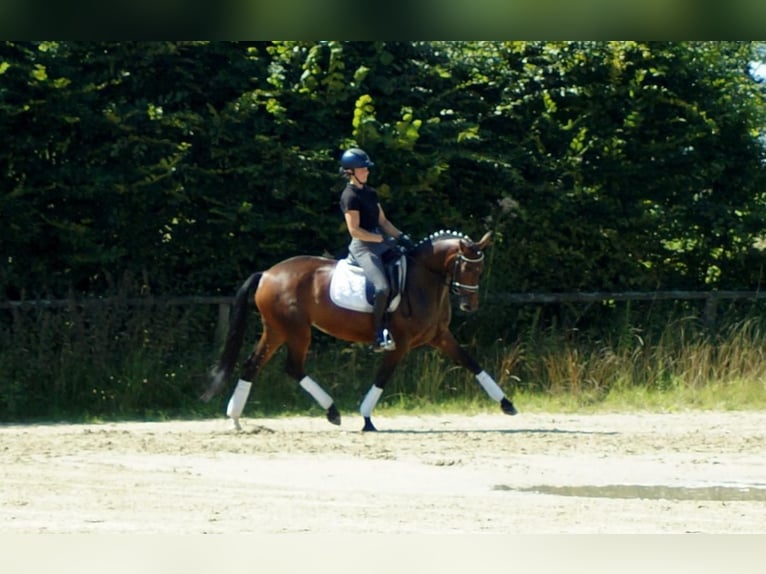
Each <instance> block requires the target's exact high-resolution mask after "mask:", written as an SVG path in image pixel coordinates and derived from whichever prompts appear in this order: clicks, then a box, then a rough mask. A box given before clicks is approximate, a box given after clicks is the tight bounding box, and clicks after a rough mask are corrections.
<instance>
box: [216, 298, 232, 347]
mask: <svg viewBox="0 0 766 574" xmlns="http://www.w3.org/2000/svg"><path fill="white" fill-rule="evenodd" d="M230 307H231V305H229V304H228V303H219V304H218V321H217V322H216V324H215V344H216V345H217V346H218V347H221V346H223V343H224V341H225V340H226V333H228V332H229V310H230Z"/></svg>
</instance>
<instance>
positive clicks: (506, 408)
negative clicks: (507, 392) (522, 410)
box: [500, 397, 519, 415]
mask: <svg viewBox="0 0 766 574" xmlns="http://www.w3.org/2000/svg"><path fill="white" fill-rule="evenodd" d="M500 408H501V409H503V412H504V413H505V414H507V415H515V414H516V413H517V412H519V411H517V410H516V407H514V406H513V403H512V402H511V401H509V400H508V399H506V398H505V397H503V399H502V400H501V401H500Z"/></svg>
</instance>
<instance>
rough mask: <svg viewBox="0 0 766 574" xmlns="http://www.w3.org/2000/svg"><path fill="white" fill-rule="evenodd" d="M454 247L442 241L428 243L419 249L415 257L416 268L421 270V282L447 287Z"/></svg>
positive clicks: (437, 286)
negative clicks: (424, 247)
mask: <svg viewBox="0 0 766 574" xmlns="http://www.w3.org/2000/svg"><path fill="white" fill-rule="evenodd" d="M455 250H456V248H455V247H453V246H450V245H448V244H446V242H444V241H442V242H439V243H434V244H432V245H429V246H428V247H427V248H426V249H424V250H422V251H420V252H419V253H418V254H417V255H416V257H415V261H416V268H418V269H421V270H422V272H423V279H422V282H423V283H424V286H425V285H426V284H428V285H432V286H433V287H436V288H445V289H446V288H447V287H448V285H449V280H448V275H449V267H450V265H451V261H452V260H453V259H454V254H455Z"/></svg>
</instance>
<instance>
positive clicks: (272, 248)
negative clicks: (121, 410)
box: [0, 41, 766, 413]
mask: <svg viewBox="0 0 766 574" xmlns="http://www.w3.org/2000/svg"><path fill="white" fill-rule="evenodd" d="M762 52H763V45H762V44H760V43H755V42H627V41H619V42H382V41H375V42H354V41H280V42H265V41H263V42H260V41H259V42H189V41H165V42H72V41H40V42H13V41H3V42H0V129H2V131H3V133H4V134H6V140H7V141H6V145H5V146H3V147H2V148H0V220H1V221H2V223H3V224H2V225H0V297H4V298H8V299H19V298H36V297H40V296H48V297H54V298H56V297H66V296H69V295H70V294H71V295H73V296H74V295H78V296H79V295H104V294H108V293H114V292H115V291H119V289H120V285H121V284H122V282H123V281H124V278H125V277H130V278H133V279H131V284H132V285H135V287H134V288H135V290H136V292H138V293H139V294H141V295H148V294H154V295H170V294H183V295H190V294H207V295H212V294H225V295H229V294H231V293H232V291H233V290H234V288H235V287H236V285H238V284H239V282H240V281H241V280H242V279H243V278H244V277H245V276H247V275H248V274H249V273H250V272H252V271H253V270H255V269H264V268H266V267H268V266H269V265H271V264H273V263H275V262H276V261H279V260H281V259H284V258H286V257H289V256H292V255H296V254H299V253H308V254H325V253H327V254H331V255H340V254H341V253H343V251H344V249H345V246H346V244H347V241H348V236H347V232H346V230H345V228H344V225H343V220H342V217H341V214H340V211H339V208H338V196H339V192H340V189H341V187H342V182H341V180H340V179H339V178H338V177H337V158H338V157H339V155H340V153H341V150H342V149H343V148H345V147H348V146H350V145H360V146H362V147H364V148H365V149H366V150H367V151H368V152H369V153H370V154H371V156H372V157H373V158H374V161H375V163H376V168H375V169H374V171H373V174H372V183H373V184H374V185H375V186H377V187H378V189H379V191H380V194H381V197H382V199H383V202H384V205H385V207H386V212H387V214H388V215H389V216H390V217H391V219H392V220H393V221H394V222H395V223H396V224H397V225H398V226H399V227H401V228H402V229H404V230H406V231H407V232H408V233H410V234H411V235H413V236H414V237H420V236H425V235H427V234H428V233H431V232H433V231H435V230H437V229H441V228H447V229H449V228H451V229H458V230H460V231H463V232H465V233H467V234H469V235H471V236H474V237H478V236H480V235H481V234H482V233H483V232H484V231H485V230H486V229H487V228H491V229H493V230H494V231H495V238H496V240H495V243H494V245H493V247H492V248H491V249H490V251H489V255H488V267H487V271H486V275H485V280H484V282H483V285H482V286H483V292H484V293H490V294H491V293H493V292H502V291H532V290H535V291H538V290H539V291H572V290H578V289H583V290H628V289H630V290H653V289H674V288H675V289H705V290H709V289H758V288H760V286H761V282H762V275H763V269H764V263H765V262H766V261H765V257H764V245H765V244H766V239H765V238H766V224H765V223H764V222H765V221H766V203H765V200H766V193H765V191H766V157H765V154H764V133H763V126H764V125H766V122H765V120H766V115H765V113H764V112H765V111H766V106H765V105H764V85H763V82H762V81H761V82H759V81H757V80H756V79H755V78H753V77H752V76H751V75H750V72H749V70H750V64H751V62H752V61H754V60H757V59H758V58H759V57H762ZM759 54H761V56H759ZM4 313H5V312H4ZM19 313H20V314H17V315H15V316H14V317H13V319H12V320H10V322H7V321H6V320H5V319H4V321H6V322H4V323H3V328H4V331H3V335H2V336H3V337H4V346H3V353H4V358H5V359H6V361H5V362H3V365H4V367H3V373H2V376H0V381H1V382H0V384H2V385H4V389H3V390H4V391H6V392H7V395H6V396H5V398H4V399H3V400H6V401H11V400H13V401H16V402H15V403H14V404H16V405H19V404H20V403H19V402H18V401H20V400H22V401H28V402H25V403H24V404H25V405H26V406H25V407H24V408H23V409H22V408H21V407H14V406H12V405H11V403H7V404H6V406H5V409H6V411H8V409H10V411H12V412H18V413H21V412H27V411H26V409H27V408H32V405H33V404H34V402H35V401H37V400H44V396H46V395H47V394H49V391H50V388H48V387H39V388H38V387H35V385H38V384H42V383H40V382H39V381H42V380H44V379H46V375H45V372H46V369H48V368H50V364H49V363H50V361H54V362H57V364H59V365H62V368H63V369H64V370H65V371H67V372H69V370H68V369H69V366H66V368H64V366H65V365H64V364H65V363H66V361H67V359H66V357H67V356H68V355H67V354H66V353H67V352H68V351H66V349H69V348H74V347H73V346H76V344H75V342H74V341H73V340H70V339H67V336H69V335H71V334H72V328H73V327H72V325H77V324H79V323H78V322H82V321H84V320H86V321H91V320H93V321H101V320H102V319H103V320H106V319H105V318H95V317H94V318H87V319H83V318H82V317H81V316H80V315H81V313H80V312H79V311H76V310H72V311H70V312H69V313H70V314H71V316H67V315H66V313H65V312H64V311H61V312H60V313H58V315H55V314H54V315H52V316H50V317H48V318H47V319H44V318H43V317H44V316H47V315H44V314H43V315H40V316H39V317H34V316H33V314H32V312H31V311H25V312H23V313H22V312H19ZM78 317H79V318H78ZM185 320H186V319H184V318H181V317H177V316H176V317H174V318H173V319H172V321H185ZM38 321H42V323H38ZM120 321H123V323H124V321H126V319H120ZM613 321H617V322H618V324H619V321H620V319H619V317H617V316H615V312H614V310H613V309H609V308H599V309H596V308H594V307H589V308H587V309H582V310H578V309H573V308H566V307H558V308H553V307H546V308H542V309H540V308H530V307H519V308H508V307H497V306H496V307H490V306H488V305H485V306H484V308H483V310H482V312H481V313H480V314H479V315H477V316H475V317H472V318H463V317H457V318H456V321H455V327H456V329H458V331H459V333H460V336H461V340H468V341H471V340H473V341H475V342H476V344H477V346H478V345H479V344H480V345H485V344H486V343H487V342H488V341H489V342H491V341H493V340H495V339H497V340H500V341H503V344H505V345H508V344H510V343H511V342H513V341H514V340H516V339H515V338H516V337H519V336H520V334H521V333H524V332H528V330H529V329H530V328H532V327H536V328H540V329H545V328H554V327H557V326H558V327H563V326H564V325H569V326H570V327H572V328H577V329H580V330H581V331H582V332H585V331H588V330H593V329H601V328H604V326H605V325H612V322H613ZM160 324H161V322H160ZM167 325H168V329H169V331H168V333H166V334H165V335H163V337H167V338H168V339H169V340H176V338H178V340H179V341H180V339H181V338H182V335H181V334H179V333H178V332H177V331H176V330H173V329H170V327H169V325H170V323H168V324H167ZM197 325H198V324H197V323H196V322H195V323H194V325H192V324H189V328H190V329H196V328H197V327H196V326H197ZM123 326H124V325H123ZM43 327H44V328H43ZM28 329H38V330H40V329H42V331H41V333H46V335H45V336H47V337H49V339H50V341H51V342H52V346H51V348H50V349H51V350H50V351H49V352H50V353H52V354H51V355H48V354H46V353H47V352H45V351H43V350H42V349H44V346H43V345H42V344H40V345H39V346H38V343H35V342H34V340H32V339H29V337H32V335H31V334H30V333H28V332H27V330H28ZM198 335H200V334H199V333H196V332H195V333H194V335H193V336H194V337H196V336H198ZM41 336H42V335H41ZM190 336H191V335H190ZM200 336H201V335H200ZM19 341H21V342H24V344H22V345H19V344H17V342H19ZM129 343H130V345H128V346H126V347H125V353H124V355H125V356H124V358H122V359H120V361H125V363H124V364H123V363H122V362H120V363H119V365H120V367H119V368H118V369H117V370H118V371H120V372H123V373H130V374H129V375H124V376H126V377H128V379H129V380H130V381H131V382H130V385H135V386H136V388H133V387H131V388H130V391H129V392H127V391H126V392H125V394H124V395H122V396H121V400H120V402H121V403H123V404H124V403H125V402H127V401H129V398H128V397H129V396H135V393H137V394H138V395H139V396H144V394H143V393H144V387H142V386H141V385H140V384H137V383H135V381H136V380H143V379H142V378H141V377H143V378H147V380H152V381H160V380H162V377H163V376H164V373H173V372H176V371H175V370H174V367H173V365H180V364H184V365H191V364H192V363H194V361H190V360H188V359H187V358H186V357H183V356H177V355H176V354H175V353H176V351H175V350H174V351H173V352H171V353H170V355H169V356H167V358H166V359H162V360H160V358H159V356H157V357H154V358H151V357H150V358H148V359H147V357H146V353H149V352H150V351H149V349H148V348H144V347H142V346H141V345H140V343H139V340H138V339H133V338H131V339H130V341H129ZM101 344H105V343H103V342H97V341H96V340H95V339H92V340H80V342H79V343H77V345H83V347H82V348H79V347H78V350H77V353H75V354H74V355H71V356H72V357H74V356H76V357H78V360H77V361H74V362H73V363H72V364H71V368H72V369H73V370H72V374H70V375H67V376H71V377H72V378H71V379H69V380H68V382H64V383H61V384H63V385H64V387H62V388H63V389H69V388H70V387H71V386H73V385H74V386H77V385H75V381H76V380H78V379H77V377H85V378H86V381H87V382H84V383H83V385H84V386H83V387H82V388H83V389H86V390H85V391H83V390H82V389H79V390H78V391H77V393H76V394H75V395H71V394H68V393H69V391H66V392H64V394H63V395H62V396H64V397H65V398H64V399H62V401H63V402H62V403H61V404H62V405H71V404H74V403H75V402H80V401H81V402H82V404H83V405H87V408H88V409H89V410H90V409H95V403H92V402H91V398H92V397H90V395H88V393H91V394H92V391H93V389H97V388H100V387H98V386H97V384H96V382H95V380H94V379H93V378H92V377H94V376H99V377H102V378H103V377H108V376H109V375H107V370H106V368H105V367H98V366H97V364H94V363H93V361H92V360H91V359H92V358H88V355H87V353H88V352H96V351H97V352H98V353H102V352H103V353H106V355H105V356H111V355H109V354H108V353H112V352H113V351H111V350H108V349H102V350H99V349H101V347H99V346H98V345H101ZM169 344H170V343H169ZM173 344H175V343H173ZM203 346H204V345H203ZM32 347H34V348H39V349H41V351H40V353H39V354H38V355H36V356H35V359H34V361H33V362H32V364H33V366H32V367H31V368H30V366H29V365H27V363H26V361H24V360H22V358H21V355H20V353H22V350H21V349H24V348H32ZM153 347H154V346H152V348H153ZM163 348H165V347H162V346H161V345H160V346H159V348H158V350H157V351H156V352H160V350H159V349H163ZM173 348H174V349H175V347H173ZM6 349H10V350H6ZM88 349H90V350H89V351H88ZM201 349H202V347H200V348H198V349H197V351H198V352H199V353H201V354H202V355H205V352H203V351H202V350H201ZM572 352H573V353H574V350H573V351H572ZM582 352H583V351H580V350H577V354H576V355H575V354H573V355H572V356H571V357H570V359H571V360H570V361H569V364H570V365H572V368H573V369H575V367H576V366H577V365H580V363H581V361H580V359H581V358H582V356H583V355H582ZM82 357H85V359H84V360H80V358H82ZM27 358H29V357H27ZM165 360H167V363H163V361H165ZM625 360H627V359H625ZM109 361H111V359H110V360H109ZM109 361H107V362H109ZM146 362H148V363H149V364H151V365H153V366H152V367H151V372H150V373H149V372H142V369H143V370H145V368H144V367H139V366H138V365H144V364H145V363H146ZM86 364H87V365H90V367H89V368H86V367H84V366H83V365H86ZM114 364H115V363H112V366H113V368H112V371H114ZM130 364H132V365H133V367H131V366H130ZM78 368H79V369H82V372H81V373H80V374H74V373H75V371H76V369H78ZM175 368H178V367H175ZM195 368H196V367H195ZM424 368H425V367H424ZM428 368H429V369H440V368H441V367H440V366H439V365H430V366H428ZM551 368H553V367H551ZM577 368H579V367H577ZM22 369H27V371H26V373H27V374H23V372H22ZM91 370H92V371H93V372H91ZM62 372H63V371H62ZM198 372H199V371H198ZM29 373H33V374H34V376H31V375H30V374H29ZM93 373H96V375H94V374H93ZM540 373H542V371H540ZM576 373H577V371H576V369H575V371H572V373H570V374H571V376H575V375H576ZM22 375H23V376H22ZM176 375H177V376H178V373H177V372H176ZM114 376H116V375H114ZM168 376H170V375H168ZM540 376H541V377H542V374H540ZM558 378H563V373H560V374H559V377H558ZM570 378H571V377H570ZM128 379H125V380H123V383H125V381H127V380H128ZM540 380H544V377H542V378H541V379H540ZM30 381H32V382H30ZM30 384H31V385H32V386H31V387H28V385H30ZM121 384H122V383H121ZM125 384H127V383H125ZM421 384H423V383H421ZM118 386H119V385H118ZM469 386H470V385H469ZM458 387H460V388H462V387H461V385H458ZM152 388H153V389H154V387H152ZM30 390H31V391H32V394H29V393H28V392H27V391H30ZM410 390H411V389H410ZM291 392H292V391H291ZM158 394H159V395H162V392H159V391H158ZM171 394H172V393H171ZM423 394H428V393H427V391H424V393H423ZM13 397H15V398H13ZM30 397H31V398H30ZM137 400H138V399H137ZM141 400H143V399H141ZM163 400H166V399H163ZM167 400H168V401H170V402H172V401H171V400H170V399H167ZM146 402H147V403H148V402H151V401H146ZM142 404H143V403H142ZM62 408H64V407H63V406H62ZM67 408H68V407H67Z"/></svg>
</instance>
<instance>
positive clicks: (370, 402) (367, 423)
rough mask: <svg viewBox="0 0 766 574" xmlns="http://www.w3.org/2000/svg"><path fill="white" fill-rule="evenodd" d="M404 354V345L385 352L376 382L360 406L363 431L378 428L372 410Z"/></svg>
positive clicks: (376, 375)
mask: <svg viewBox="0 0 766 574" xmlns="http://www.w3.org/2000/svg"><path fill="white" fill-rule="evenodd" d="M403 355H404V348H403V346H402V347H397V348H396V350H394V351H387V352H385V353H384V354H383V362H382V364H381V365H380V367H379V368H378V372H377V373H376V374H375V382H374V383H373V384H372V386H371V387H370V390H369V391H367V394H366V395H365V396H364V400H362V404H361V406H360V407H359V412H360V413H361V415H362V417H364V427H363V428H362V431H365V432H369V431H376V430H378V429H376V428H375V425H373V424H372V418H371V417H372V411H373V409H374V408H375V405H377V404H378V400H379V399H380V395H382V394H383V389H384V388H385V386H386V383H387V382H388V381H389V379H390V378H391V375H393V374H394V370H395V369H396V366H397V365H398V364H399V361H400V360H401V359H402V356H403Z"/></svg>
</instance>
